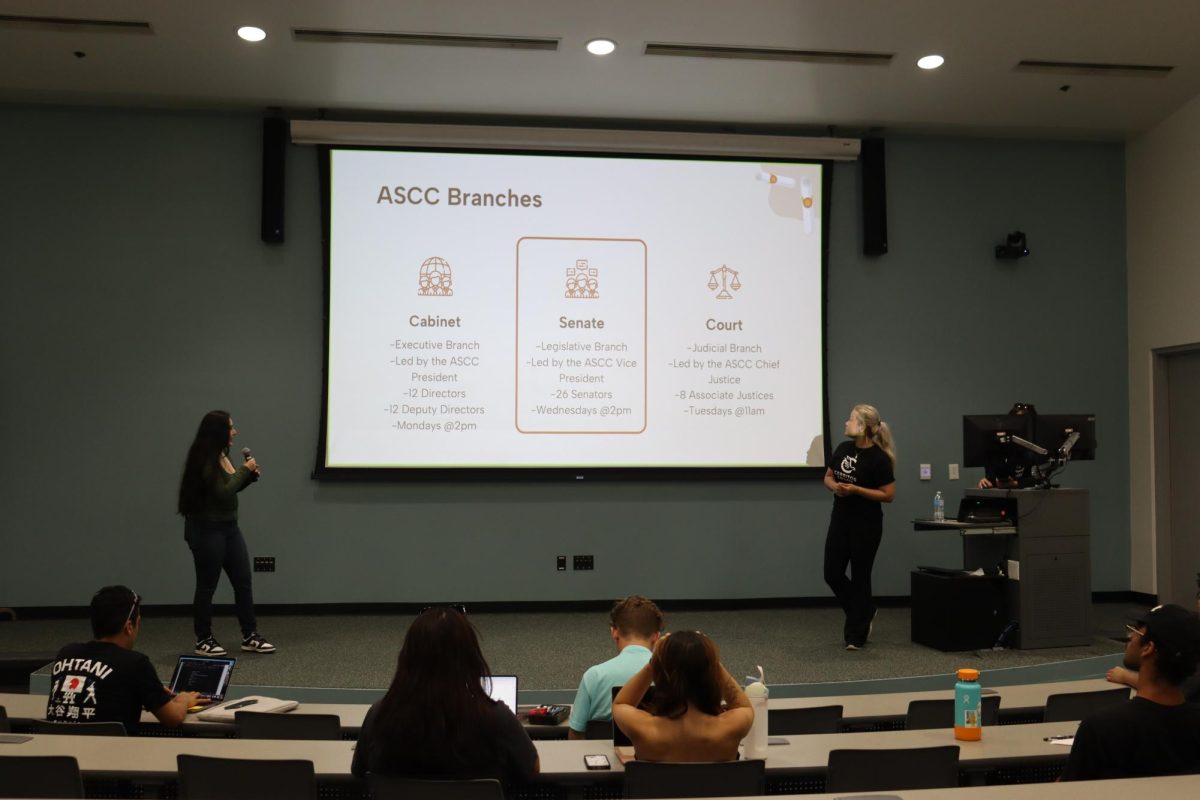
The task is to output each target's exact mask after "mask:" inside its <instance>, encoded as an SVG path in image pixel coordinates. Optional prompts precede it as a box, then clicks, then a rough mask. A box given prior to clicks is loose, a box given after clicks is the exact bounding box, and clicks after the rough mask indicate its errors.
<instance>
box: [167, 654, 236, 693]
mask: <svg viewBox="0 0 1200 800" xmlns="http://www.w3.org/2000/svg"><path fill="white" fill-rule="evenodd" d="M236 663H237V659H236V658H209V657H204V656H180V657H179V661H178V662H176V664H175V674H174V675H172V676H171V686H170V689H171V691H172V692H175V693H179V692H199V693H200V696H201V697H203V698H205V699H206V700H213V701H215V702H218V703H219V702H220V701H222V700H224V699H225V692H226V690H227V689H228V688H229V679H230V677H232V675H233V665H234V664H236Z"/></svg>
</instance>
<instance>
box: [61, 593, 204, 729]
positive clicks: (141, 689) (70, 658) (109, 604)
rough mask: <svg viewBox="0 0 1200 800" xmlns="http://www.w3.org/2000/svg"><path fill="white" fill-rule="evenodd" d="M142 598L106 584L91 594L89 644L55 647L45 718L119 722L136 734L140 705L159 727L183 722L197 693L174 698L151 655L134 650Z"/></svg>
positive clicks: (140, 620)
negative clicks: (160, 677) (90, 632)
mask: <svg viewBox="0 0 1200 800" xmlns="http://www.w3.org/2000/svg"><path fill="white" fill-rule="evenodd" d="M141 604H142V599H141V598H140V597H138V595H137V593H136V592H134V591H133V590H131V589H129V588H127V587H125V586H105V587H104V588H103V589H101V590H100V591H98V592H96V594H95V595H94V596H93V597H92V605H91V611H92V635H93V636H94V637H95V638H94V639H93V640H92V641H90V642H84V643H83V644H69V645H67V646H66V647H64V648H63V649H61V650H59V651H58V655H57V656H55V658H54V666H53V668H52V671H51V676H50V696H49V698H48V700H47V704H46V719H48V720H50V721H51V722H120V723H122V724H124V726H125V732H126V733H129V734H134V733H137V729H138V720H139V718H140V717H141V715H142V709H143V708H145V709H146V710H147V711H149V712H150V713H152V714H153V715H154V716H156V717H157V718H158V721H159V722H161V723H162V724H163V725H167V726H169V727H173V726H175V725H178V724H179V723H181V722H183V720H184V718H185V717H186V716H187V710H188V708H189V707H190V706H193V705H195V704H196V703H197V702H198V701H199V699H200V695H198V694H197V693H195V692H180V693H179V694H177V695H174V696H172V695H171V693H170V692H169V691H167V689H166V688H164V687H163V684H162V681H160V680H159V679H158V674H157V673H156V672H155V671H154V665H153V664H151V663H150V659H148V658H146V656H144V655H142V654H141V653H138V652H136V651H134V649H133V645H134V644H135V643H136V642H137V637H138V633H139V632H140V631H141V629H142V608H141Z"/></svg>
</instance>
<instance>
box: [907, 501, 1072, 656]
mask: <svg viewBox="0 0 1200 800" xmlns="http://www.w3.org/2000/svg"><path fill="white" fill-rule="evenodd" d="M1088 520H1089V514H1088V492H1087V490H1086V489H1011V490H1010V489H969V490H967V491H966V493H965V500H964V501H963V510H962V511H961V512H960V514H959V519H958V520H957V521H953V522H947V523H940V524H939V523H934V522H930V521H926V520H918V521H917V522H916V527H917V528H918V529H921V530H932V529H937V530H954V531H956V532H958V533H959V534H960V535H961V536H962V540H963V569H965V570H975V569H980V568H982V569H984V570H993V569H994V568H995V567H999V568H1000V569H1001V570H1002V571H1003V573H1004V575H1005V576H1007V579H1006V580H1005V582H1004V596H1005V601H1006V605H1007V616H1008V619H1010V620H1015V621H1016V622H1017V623H1018V625H1019V627H1018V630H1017V632H1016V635H1015V637H1014V638H1013V639H1012V640H1011V643H1012V645H1013V646H1014V647H1019V648H1022V649H1026V650H1028V649H1036V648H1041V647H1073V646H1077V645H1087V644H1089V643H1090V642H1091V625H1090V620H1089V617H1090V615H1091V608H1092V581H1091V554H1090V548H1089V533H1088V531H1089V522H1088ZM913 613H914V615H915V614H916V613H917V609H916V608H914V609H913Z"/></svg>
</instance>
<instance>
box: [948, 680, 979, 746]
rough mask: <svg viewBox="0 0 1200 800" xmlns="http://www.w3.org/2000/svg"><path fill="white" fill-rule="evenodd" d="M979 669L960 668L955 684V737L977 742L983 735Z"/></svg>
mask: <svg viewBox="0 0 1200 800" xmlns="http://www.w3.org/2000/svg"><path fill="white" fill-rule="evenodd" d="M982 691H983V690H982V689H981V688H980V687H979V670H977V669H960V670H959V671H958V683H956V684H954V738H955V739H961V740H963V741H965V742H977V741H979V740H980V738H981V737H982V736H983V706H982V700H981V699H980V698H981V694H982Z"/></svg>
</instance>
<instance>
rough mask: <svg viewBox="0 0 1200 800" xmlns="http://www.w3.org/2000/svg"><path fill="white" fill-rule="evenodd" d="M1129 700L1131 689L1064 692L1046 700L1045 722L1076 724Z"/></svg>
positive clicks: (1043, 718)
mask: <svg viewBox="0 0 1200 800" xmlns="http://www.w3.org/2000/svg"><path fill="white" fill-rule="evenodd" d="M1127 700H1129V689H1128V688H1122V689H1101V690H1100V691H1098V692H1063V693H1062V694H1052V695H1050V696H1049V697H1047V698H1046V713H1045V714H1044V715H1043V716H1042V721H1043V722H1074V721H1075V720H1081V719H1083V718H1084V717H1086V716H1087V715H1089V714H1091V713H1093V712H1096V711H1099V710H1100V709H1103V708H1109V707H1110V706H1119V705H1120V704H1121V703H1124V702H1126V701H1127Z"/></svg>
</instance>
